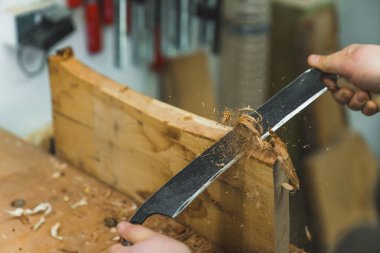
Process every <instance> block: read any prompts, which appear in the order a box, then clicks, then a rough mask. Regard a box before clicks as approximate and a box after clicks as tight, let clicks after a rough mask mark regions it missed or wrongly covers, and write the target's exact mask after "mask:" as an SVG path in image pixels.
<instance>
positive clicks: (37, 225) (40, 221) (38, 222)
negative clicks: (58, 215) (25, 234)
mask: <svg viewBox="0 0 380 253" xmlns="http://www.w3.org/2000/svg"><path fill="white" fill-rule="evenodd" d="M44 223H45V218H44V216H42V217H40V219H39V220H38V221H37V222H36V224H34V225H33V230H37V229H39V228H40V227H41V226H42V225H43V224H44Z"/></svg>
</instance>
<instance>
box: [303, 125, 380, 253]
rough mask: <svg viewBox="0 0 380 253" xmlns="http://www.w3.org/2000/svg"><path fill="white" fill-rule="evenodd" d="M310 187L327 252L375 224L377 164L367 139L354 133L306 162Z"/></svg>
mask: <svg viewBox="0 0 380 253" xmlns="http://www.w3.org/2000/svg"><path fill="white" fill-rule="evenodd" d="M306 170H307V175H308V177H307V182H306V183H307V185H309V187H310V192H311V196H310V197H311V199H312V201H311V202H313V205H312V211H313V213H314V214H315V216H316V218H317V223H318V226H317V228H316V229H317V230H318V231H319V232H318V235H317V236H318V237H320V238H318V239H320V240H321V242H322V247H323V250H322V251H323V252H327V251H329V249H332V248H334V246H335V244H336V243H337V241H338V240H339V239H340V238H341V237H342V236H343V235H344V234H345V233H346V232H348V231H349V229H352V228H353V227H355V226H356V225H358V224H361V223H375V222H376V221H377V214H376V209H375V203H374V201H375V192H374V190H375V185H376V183H377V178H378V177H377V175H378V170H377V162H376V159H375V157H374V156H373V155H372V154H371V151H370V150H369V148H368V146H367V145H366V144H365V142H364V141H363V139H362V138H361V137H360V136H359V135H358V134H354V133H351V132H345V134H344V137H343V138H340V139H339V140H338V141H336V142H335V143H333V144H330V145H328V146H327V147H325V148H324V149H321V150H319V151H318V152H317V153H315V154H313V155H311V156H310V157H308V159H307V160H306Z"/></svg>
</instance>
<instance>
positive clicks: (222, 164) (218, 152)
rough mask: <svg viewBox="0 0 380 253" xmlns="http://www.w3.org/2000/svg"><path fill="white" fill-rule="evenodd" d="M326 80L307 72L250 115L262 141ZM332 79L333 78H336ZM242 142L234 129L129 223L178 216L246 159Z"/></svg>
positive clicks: (305, 103)
mask: <svg viewBox="0 0 380 253" xmlns="http://www.w3.org/2000/svg"><path fill="white" fill-rule="evenodd" d="M323 77H326V73H323V72H321V71H319V70H317V69H308V70H307V71H305V72H304V73H302V74H301V75H300V76H298V77H297V78H296V79H295V80H293V81H292V82H291V83H290V84H288V85H287V86H286V87H284V88H283V89H282V90H280V91H279V92H278V93H277V94H275V95H274V96H273V97H271V98H270V99H269V100H268V101H267V102H266V103H265V104H264V105H262V106H261V107H260V108H258V109H257V111H256V112H252V113H251V115H250V116H252V117H254V118H256V119H257V117H258V116H257V114H259V115H261V117H262V127H263V134H262V136H261V138H262V139H265V138H267V137H268V136H269V130H272V131H276V130H277V129H278V128H280V127H281V126H282V125H283V124H285V123H286V122H287V121H288V120H290V119H291V118H292V117H293V116H295V115H296V114H297V113H299V112H300V111H302V110H303V109H304V108H305V107H307V106H308V105H309V104H310V103H312V102H313V101H314V100H316V99H317V98H318V97H319V96H321V95H322V94H323V93H324V92H325V91H326V90H327V88H326V86H325V85H324V84H323V82H322V80H321V79H322V78H323ZM329 77H330V78H334V76H333V75H331V76H330V75H329ZM335 78H336V77H335ZM335 78H334V79H335ZM241 141H242V140H241V138H238V136H237V133H236V132H235V131H234V130H231V131H230V132H228V133H227V134H226V135H225V136H223V137H222V138H221V139H220V140H219V141H218V142H216V143H215V144H214V145H212V146H211V147H210V148H208V149H207V150H206V151H204V152H203V153H202V154H201V155H199V156H198V157H197V158H196V159H195V160H193V161H192V162H191V163H190V164H189V165H187V166H186V167H185V168H184V169H182V170H181V171H180V172H179V173H178V174H176V175H175V176H174V177H173V178H172V179H170V180H169V181H168V182H167V183H166V184H165V185H164V186H162V187H161V188H160V189H159V190H158V191H157V192H156V193H154V194H153V195H152V196H151V197H150V198H149V199H148V200H146V201H145V202H144V203H143V204H142V205H141V206H140V207H139V208H138V209H137V211H136V213H135V214H134V215H133V217H132V218H131V220H130V222H131V223H133V224H142V223H143V222H144V221H145V219H146V218H148V217H149V216H151V215H153V214H161V215H165V216H169V217H172V218H175V217H176V216H178V215H179V214H180V213H181V212H182V211H183V210H184V209H185V208H186V207H187V206H188V205H189V204H190V203H191V202H192V201H193V200H194V199H195V198H196V197H197V196H198V195H199V194H200V193H201V192H203V191H204V190H205V189H206V188H207V187H208V186H209V185H210V184H211V183H212V182H213V181H214V180H215V179H216V178H217V177H218V176H219V175H220V174H222V173H223V172H224V171H226V170H227V169H228V168H230V167H231V166H232V165H233V164H234V163H236V162H237V161H238V160H239V159H240V158H241V157H242V156H243V151H242V149H239V148H237V147H241V146H242V145H241V144H242V143H241Z"/></svg>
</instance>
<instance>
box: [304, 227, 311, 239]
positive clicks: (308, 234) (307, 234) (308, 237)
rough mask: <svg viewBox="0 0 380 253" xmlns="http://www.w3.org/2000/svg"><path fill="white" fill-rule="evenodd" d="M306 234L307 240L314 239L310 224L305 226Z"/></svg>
mask: <svg viewBox="0 0 380 253" xmlns="http://www.w3.org/2000/svg"><path fill="white" fill-rule="evenodd" d="M305 234H306V238H307V240H308V241H309V242H311V241H312V240H313V236H312V235H311V233H310V230H309V227H308V226H305Z"/></svg>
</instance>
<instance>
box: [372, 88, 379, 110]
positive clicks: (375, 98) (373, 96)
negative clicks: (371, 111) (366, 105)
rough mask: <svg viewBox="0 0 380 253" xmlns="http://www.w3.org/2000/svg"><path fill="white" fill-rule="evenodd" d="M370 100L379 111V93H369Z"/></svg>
mask: <svg viewBox="0 0 380 253" xmlns="http://www.w3.org/2000/svg"><path fill="white" fill-rule="evenodd" d="M370 94H371V99H372V100H373V101H375V103H376V104H377V110H378V111H380V93H374V92H370Z"/></svg>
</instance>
